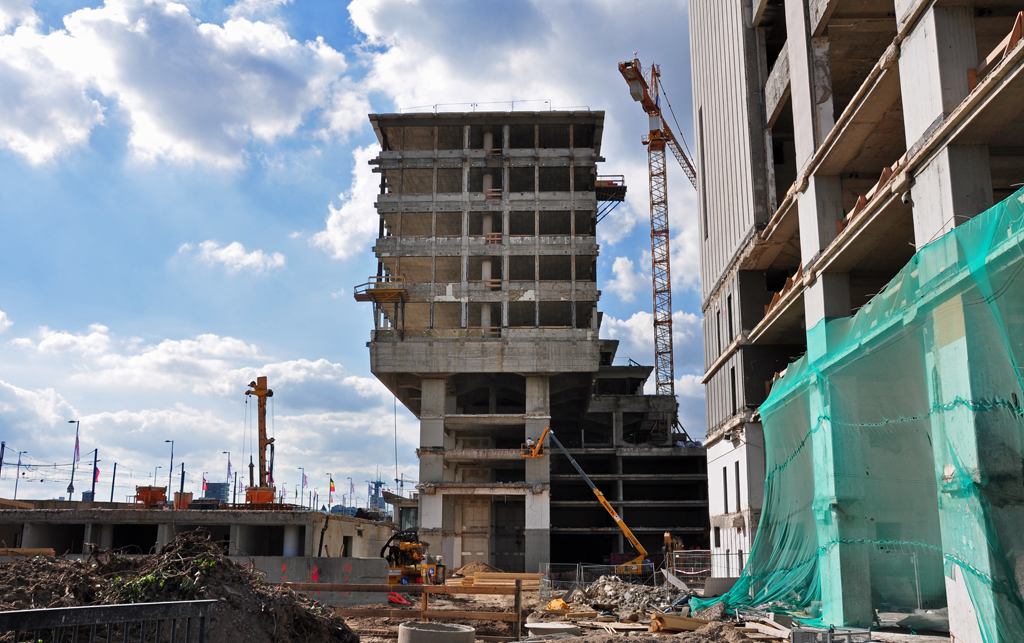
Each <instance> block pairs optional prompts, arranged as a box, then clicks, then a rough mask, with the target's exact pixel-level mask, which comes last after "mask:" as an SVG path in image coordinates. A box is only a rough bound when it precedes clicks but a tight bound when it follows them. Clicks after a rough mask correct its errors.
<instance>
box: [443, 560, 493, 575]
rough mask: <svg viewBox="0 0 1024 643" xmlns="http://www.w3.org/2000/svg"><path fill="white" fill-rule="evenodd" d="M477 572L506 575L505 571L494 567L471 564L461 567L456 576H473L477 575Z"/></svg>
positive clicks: (484, 564)
mask: <svg viewBox="0 0 1024 643" xmlns="http://www.w3.org/2000/svg"><path fill="white" fill-rule="evenodd" d="M477 572H484V573H485V574H501V573H504V572H503V570H500V569H498V568H497V567H493V566H491V565H488V564H487V563H481V562H472V563H469V564H468V565H463V566H462V567H460V568H458V569H457V570H455V576H472V575H473V574H476V573H477Z"/></svg>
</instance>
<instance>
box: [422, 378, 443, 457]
mask: <svg viewBox="0 0 1024 643" xmlns="http://www.w3.org/2000/svg"><path fill="white" fill-rule="evenodd" d="M422 381H423V385H422V389H421V395H422V397H421V399H420V446H421V447H443V446H444V398H445V380H444V378H430V379H428V378H424V379H423V380H422Z"/></svg>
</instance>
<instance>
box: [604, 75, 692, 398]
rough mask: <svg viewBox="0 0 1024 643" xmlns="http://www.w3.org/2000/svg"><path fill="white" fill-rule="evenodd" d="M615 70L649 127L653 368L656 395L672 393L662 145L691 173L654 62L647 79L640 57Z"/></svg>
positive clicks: (668, 253) (646, 140)
mask: <svg viewBox="0 0 1024 643" xmlns="http://www.w3.org/2000/svg"><path fill="white" fill-rule="evenodd" d="M619 72H620V73H621V74H622V77H623V78H625V79H626V82H627V83H628V84H629V93H630V95H631V96H632V97H633V100H635V101H637V102H639V103H640V104H641V106H642V107H643V109H644V111H645V112H647V118H648V122H649V125H650V131H649V132H648V134H647V136H645V137H643V139H642V141H643V144H644V145H646V146H647V169H648V174H649V178H650V190H651V281H652V285H653V293H654V372H655V382H656V390H657V393H658V395H672V396H675V367H674V365H673V347H672V270H671V251H670V248H669V225H668V180H667V177H666V175H665V148H666V147H667V148H668V149H670V150H671V151H672V154H673V156H675V157H676V160H677V161H678V162H679V165H680V166H682V168H683V172H684V173H685V174H686V177H687V178H688V179H690V182H691V183H692V184H693V186H694V187H697V174H696V172H695V171H694V169H693V164H692V163H690V159H689V158H687V156H686V154H684V153H683V150H682V148H681V147H680V146H679V142H678V141H677V140H676V137H675V134H673V133H672V130H671V129H669V127H668V124H667V123H665V119H664V118H662V113H661V101H660V97H659V89H658V88H659V84H660V83H659V80H658V79H659V77H660V76H661V71H660V70H659V68H658V66H657V65H651V80H650V83H648V82H647V78H645V77H644V73H643V69H642V68H641V65H640V61H639V60H638V59H636V58H634V59H633V61H632V62H624V63H619Z"/></svg>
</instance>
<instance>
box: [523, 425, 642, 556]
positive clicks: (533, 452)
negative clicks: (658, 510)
mask: <svg viewBox="0 0 1024 643" xmlns="http://www.w3.org/2000/svg"><path fill="white" fill-rule="evenodd" d="M548 437H550V438H551V441H552V442H554V444H555V446H556V447H558V448H559V449H561V451H562V453H563V454H564V455H565V457H566V458H568V459H569V462H570V463H572V466H574V467H576V471H577V472H578V473H579V474H580V476H582V477H583V480H584V482H586V483H587V485H588V486H589V487H590V490H591V491H593V492H594V495H595V496H597V501H598V502H600V503H601V506H602V507H604V510H605V511H607V512H608V515H609V516H611V517H612V520H614V521H615V524H616V525H618V526H619V529H621V530H622V533H623V534H625V535H626V538H627V539H628V540H629V542H630V543H631V544H632V545H633V548H634V549H636V551H637V553H638V554H639V555H638V556H637V557H636V558H634V559H633V560H631V561H629V562H627V563H623V564H621V565H617V566H616V567H615V573H616V574H619V575H622V574H640V573H642V572H643V565H644V561H645V560H646V559H647V550H646V549H644V546H643V545H641V544H640V541H639V540H637V539H636V536H634V535H633V532H632V531H630V530H629V527H627V526H626V523H625V522H623V520H622V518H620V517H619V514H618V513H617V512H616V511H615V509H614V508H613V507H612V505H611V503H609V502H608V500H607V498H605V497H604V494H603V493H601V490H600V489H598V488H597V486H596V485H595V484H594V483H593V482H592V481H591V480H590V478H589V477H587V474H586V473H584V472H583V469H582V468H581V467H580V465H579V463H578V462H576V459H575V458H573V457H572V456H571V455H569V452H568V451H566V450H565V447H563V446H562V443H561V442H559V441H558V438H556V437H555V432H554V431H552V430H551V427H550V426H548V427H545V428H544V432H543V433H541V434H540V439H539V440H537V442H533V441H531V440H528V441H527V442H526V443H525V444H523V446H522V455H523V457H524V458H540V457H542V456H543V455H544V440H545V439H546V438H548Z"/></svg>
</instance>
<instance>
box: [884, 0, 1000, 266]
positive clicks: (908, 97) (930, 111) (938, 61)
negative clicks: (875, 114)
mask: <svg viewBox="0 0 1024 643" xmlns="http://www.w3.org/2000/svg"><path fill="white" fill-rule="evenodd" d="M973 12H974V9H973V8H972V7H969V6H953V7H949V6H942V7H932V8H930V9H928V10H927V11H926V12H925V13H924V14H923V15H922V16H921V18H920V19H919V21H918V23H917V24H916V26H915V27H914V29H913V30H912V31H911V32H910V33H909V34H908V35H907V38H906V39H905V40H904V41H903V43H902V44H901V46H900V70H901V73H900V86H901V89H902V93H903V114H904V117H903V118H904V129H905V131H906V140H907V147H908V148H910V149H912V148H913V147H914V146H915V145H918V144H919V143H921V142H923V140H924V139H925V138H926V137H927V136H928V134H929V133H930V132H931V130H932V129H933V128H934V127H936V126H937V125H938V124H939V123H941V122H942V121H943V120H944V119H945V118H946V116H948V115H949V114H950V113H951V112H952V111H953V110H955V109H956V108H957V106H958V105H960V103H961V102H962V101H963V99H964V98H966V97H967V95H968V93H970V87H969V85H968V80H967V71H968V70H969V69H975V68H977V66H978V45H977V40H976V38H975V28H974V13H973ZM911 198H912V203H913V206H914V238H915V242H916V245H917V247H918V248H920V247H922V246H925V245H927V244H928V243H930V242H932V241H934V240H935V239H937V238H939V237H940V236H942V235H943V234H945V233H946V232H948V231H950V230H952V229H953V228H955V227H956V226H957V225H959V224H961V223H963V222H964V221H966V220H967V219H969V218H971V217H973V216H975V215H977V214H978V213H980V212H983V211H984V210H986V209H987V208H989V207H991V206H992V201H993V196H992V172H991V169H990V167H989V154H988V147H986V146H983V145H966V146H950V147H947V148H946V149H944V150H942V151H941V152H940V153H939V154H938V155H937V156H936V157H935V158H933V159H932V160H931V161H930V162H929V163H928V165H926V166H924V167H923V168H921V169H920V170H918V172H917V174H916V175H915V176H914V182H913V184H912V188H911Z"/></svg>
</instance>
